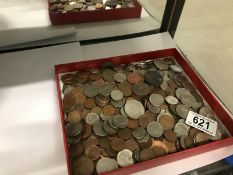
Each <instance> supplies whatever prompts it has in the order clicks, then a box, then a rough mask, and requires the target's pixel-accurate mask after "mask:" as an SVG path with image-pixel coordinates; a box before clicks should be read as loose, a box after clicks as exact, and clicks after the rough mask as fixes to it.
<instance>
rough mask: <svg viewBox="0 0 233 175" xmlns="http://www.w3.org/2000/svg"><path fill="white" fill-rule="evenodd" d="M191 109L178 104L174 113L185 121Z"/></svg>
mask: <svg viewBox="0 0 233 175" xmlns="http://www.w3.org/2000/svg"><path fill="white" fill-rule="evenodd" d="M190 110H191V109H190V108H189V107H188V106H187V105H182V104H179V105H177V106H176V113H177V114H178V115H179V116H180V117H181V118H184V119H186V118H187V117H188V113H189V111H190Z"/></svg>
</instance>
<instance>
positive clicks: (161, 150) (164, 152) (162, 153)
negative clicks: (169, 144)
mask: <svg viewBox="0 0 233 175" xmlns="http://www.w3.org/2000/svg"><path fill="white" fill-rule="evenodd" d="M151 149H152V150H153V151H154V153H155V158H157V157H161V156H165V155H167V154H168V153H167V150H166V149H164V148H162V147H159V146H153V147H152V148H151Z"/></svg>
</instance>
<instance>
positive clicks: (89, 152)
mask: <svg viewBox="0 0 233 175" xmlns="http://www.w3.org/2000/svg"><path fill="white" fill-rule="evenodd" d="M86 156H87V157H88V158H89V159H91V160H97V159H98V158H99V157H100V148H99V147H98V146H95V145H92V146H90V147H88V148H87V149H86Z"/></svg>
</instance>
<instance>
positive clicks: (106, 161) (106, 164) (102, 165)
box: [96, 157, 118, 173]
mask: <svg viewBox="0 0 233 175" xmlns="http://www.w3.org/2000/svg"><path fill="white" fill-rule="evenodd" d="M117 168H118V164H117V162H116V161H115V160H114V159H110V158H108V157H102V158H101V159H99V160H98V162H97V164H96V171H97V173H104V172H107V171H112V170H115V169H117Z"/></svg>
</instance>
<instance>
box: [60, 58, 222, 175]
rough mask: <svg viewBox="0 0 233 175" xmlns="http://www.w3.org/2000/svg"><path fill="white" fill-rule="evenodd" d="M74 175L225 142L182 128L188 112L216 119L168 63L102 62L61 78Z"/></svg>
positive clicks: (219, 133)
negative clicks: (117, 63) (216, 141)
mask: <svg viewBox="0 0 233 175" xmlns="http://www.w3.org/2000/svg"><path fill="white" fill-rule="evenodd" d="M60 80H61V81H62V83H63V88H62V92H63V112H64V116H65V117H64V120H65V121H64V123H65V128H66V134H67V142H68V145H69V155H70V159H71V162H72V165H71V167H72V171H73V173H74V174H79V175H82V174H85V175H86V174H95V173H103V172H107V171H111V170H115V169H117V168H120V167H125V166H128V165H132V164H135V163H137V162H142V161H147V160H151V159H154V158H157V157H160V156H164V155H167V154H171V153H174V152H177V151H180V150H184V149H188V148H193V147H196V146H198V145H202V144H205V143H209V142H211V141H214V140H219V139H221V138H223V137H225V135H224V134H225V133H226V131H225V130H224V129H223V127H222V126H221V124H219V125H218V126H219V128H218V130H217V134H216V136H215V137H213V136H209V135H207V134H205V133H203V132H201V131H200V130H197V129H195V128H193V127H190V126H188V125H187V124H186V123H185V119H186V118H187V115H188V112H189V111H190V110H191V111H195V112H198V113H199V114H201V115H203V116H206V117H211V118H212V119H216V116H215V114H214V112H213V111H212V110H211V109H210V108H209V107H208V106H207V105H206V103H205V102H204V100H203V98H202V97H201V95H200V94H199V93H198V91H197V90H196V88H195V87H194V86H193V84H192V83H191V82H190V81H189V79H188V78H187V77H186V75H185V74H184V73H183V72H182V69H181V68H180V66H179V65H178V64H176V62H175V60H174V59H173V58H164V59H156V60H146V61H142V62H134V63H131V64H126V65H120V66H119V65H113V63H111V62H106V63H104V64H103V66H101V67H100V68H92V69H88V70H85V71H79V72H75V73H66V74H63V75H61V76H60Z"/></svg>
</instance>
